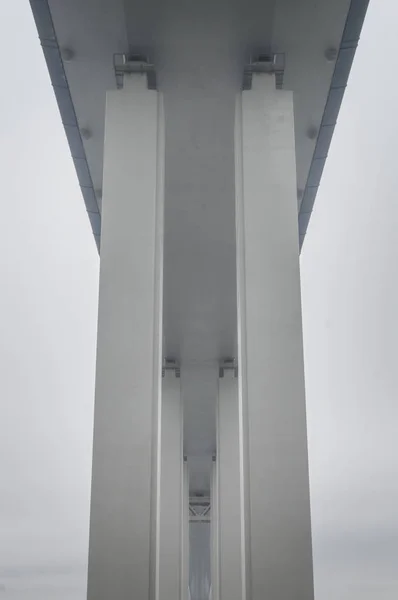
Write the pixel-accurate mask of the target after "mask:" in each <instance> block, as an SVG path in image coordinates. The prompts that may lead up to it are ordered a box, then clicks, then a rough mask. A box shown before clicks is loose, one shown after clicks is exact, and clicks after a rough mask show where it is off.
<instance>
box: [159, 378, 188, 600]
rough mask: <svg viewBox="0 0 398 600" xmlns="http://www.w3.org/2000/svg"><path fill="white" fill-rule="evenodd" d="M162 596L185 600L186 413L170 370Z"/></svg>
mask: <svg viewBox="0 0 398 600" xmlns="http://www.w3.org/2000/svg"><path fill="white" fill-rule="evenodd" d="M161 411H162V417H161V442H160V446H161V459H160V460H161V475H160V533H159V558H158V561H159V594H158V597H159V598H160V600H183V597H182V587H181V586H182V565H183V555H182V552H183V538H182V530H183V519H184V516H185V515H184V510H183V469H184V457H183V439H182V431H183V411H182V400H181V386H180V379H179V378H177V377H176V375H175V372H174V371H171V370H170V371H168V370H166V372H165V375H164V378H163V385H162V409H161Z"/></svg>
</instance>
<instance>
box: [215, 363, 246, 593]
mask: <svg viewBox="0 0 398 600" xmlns="http://www.w3.org/2000/svg"><path fill="white" fill-rule="evenodd" d="M216 464H217V474H218V477H217V481H216V485H215V489H216V490H217V492H216V493H215V497H216V499H217V500H218V503H217V507H216V515H217V521H218V528H217V536H218V539H219V542H218V552H219V556H218V557H217V560H218V563H217V564H218V579H219V590H218V591H219V595H218V596H217V598H213V600H218V599H219V598H221V599H223V600H226V599H228V600H241V599H242V593H243V592H242V586H243V569H242V539H241V533H242V528H241V508H242V502H241V496H240V488H241V476H240V469H239V407H238V378H237V377H235V372H234V370H233V369H225V370H224V376H223V377H221V378H220V379H219V393H218V404H217V463H216ZM212 509H213V504H212ZM212 515H213V512H212Z"/></svg>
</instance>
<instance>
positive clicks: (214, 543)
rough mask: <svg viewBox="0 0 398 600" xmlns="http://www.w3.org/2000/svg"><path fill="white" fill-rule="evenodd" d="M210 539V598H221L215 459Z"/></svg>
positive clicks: (215, 463)
mask: <svg viewBox="0 0 398 600" xmlns="http://www.w3.org/2000/svg"><path fill="white" fill-rule="evenodd" d="M210 507H211V508H210V539H211V549H210V552H211V594H210V600H219V598H220V592H219V585H220V535H219V533H220V530H219V520H218V518H219V512H218V508H219V484H218V463H217V459H216V460H213V463H212V473H211V487H210Z"/></svg>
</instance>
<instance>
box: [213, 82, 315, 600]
mask: <svg viewBox="0 0 398 600" xmlns="http://www.w3.org/2000/svg"><path fill="white" fill-rule="evenodd" d="M235 142H236V148H235V151H236V214H237V267H238V343H239V357H238V360H239V374H240V375H239V377H240V391H239V448H240V494H241V498H242V501H243V510H242V521H241V522H242V536H241V537H242V539H243V540H244V547H243V558H244V560H243V569H244V578H245V585H244V593H243V598H245V597H246V598H247V600H249V599H250V600H263V599H264V598H269V599H270V600H310V599H311V598H313V576H312V550H311V527H310V500H309V481H308V460H307V432H306V413H305V393H304V368H303V342H302V324H301V301H300V274H299V245H298V231H297V187H296V163H295V141H294V118H293V98H292V94H291V93H290V92H288V91H281V90H276V89H275V79H274V76H272V75H254V76H253V87H252V89H251V90H250V91H244V92H243V93H242V94H241V96H240V97H239V99H238V103H237V113H236V131H235ZM220 476H221V467H220ZM221 522H222V521H221ZM224 526H225V527H228V524H227V523H226V522H225V521H224ZM222 527H223V526H222V525H221V528H222ZM221 553H222V550H221ZM222 600H226V596H225V597H223V596H222ZM228 600H229V598H228Z"/></svg>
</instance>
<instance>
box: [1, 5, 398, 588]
mask: <svg viewBox="0 0 398 600" xmlns="http://www.w3.org/2000/svg"><path fill="white" fill-rule="evenodd" d="M397 26H398V3H397V2H396V0H373V1H372V0H371V4H370V8H369V12H368V16H367V20H366V23H365V27H364V30H363V35H362V39H361V43H360V47H359V50H358V52H357V56H356V59H355V64H354V67H353V70H352V74H351V78H350V81H349V87H348V90H347V93H346V96H345V99H344V103H343V107H342V110H341V113H340V118H339V122H338V126H337V129H336V133H335V136H334V140H333V143H332V148H331V151H330V155H329V159H328V162H327V165H326V169H325V172H324V176H323V180H322V185H321V189H320V192H319V194H318V198H317V201H316V208H315V212H314V214H313V217H312V221H311V224H310V227H309V230H308V233H307V239H306V242H305V245H304V250H303V253H302V261H301V262H302V294H303V318H304V335H305V358H306V383H307V404H308V422H309V442H310V467H311V494H312V513H313V537H314V566H315V586H316V600H396V599H397V598H398V508H397V507H398V368H397V356H398V319H397V309H398V283H397V278H398V270H397V262H398V198H397V182H398V166H397V165H398V154H397V150H396V140H397V139H398V122H397V119H396V118H395V117H396V113H397V107H398V84H397V83H396V76H395V73H396V72H398V38H397ZM0 31H1V35H0V68H1V79H2V94H1V95H0V111H1V115H2V119H1V121H0V164H1V167H2V192H1V196H0V202H1V235H0V278H1V279H0V281H1V294H0V335H1V337H0V409H1V412H0V415H1V418H0V427H1V429H0V599H1V600H22V599H23V600H50V599H51V600H54V598H57V600H84V598H85V577H86V554H87V544H88V514H89V493H90V463H91V441H92V440H91V435H92V419H93V398H94V370H95V339H96V319H97V313H96V311H97V292H98V256H97V251H96V248H95V244H94V241H93V238H92V235H91V231H90V226H89V222H88V219H87V216H86V214H85V210H84V203H83V200H82V198H81V195H80V191H79V188H78V184H77V180H76V176H75V172H74V168H73V165H72V160H71V158H70V155H69V149H68V147H67V143H66V139H65V136H64V132H63V129H62V125H61V121H60V118H59V114H58V109H57V106H56V103H55V99H54V96H53V92H52V88H51V85H50V81H49V77H48V74H47V69H46V67H45V63H44V59H43V55H42V51H41V48H40V45H39V42H38V39H37V34H36V30H35V26H34V23H33V18H32V16H31V13H30V6H29V2H28V0H14V1H13V2H1V3H0Z"/></svg>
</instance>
